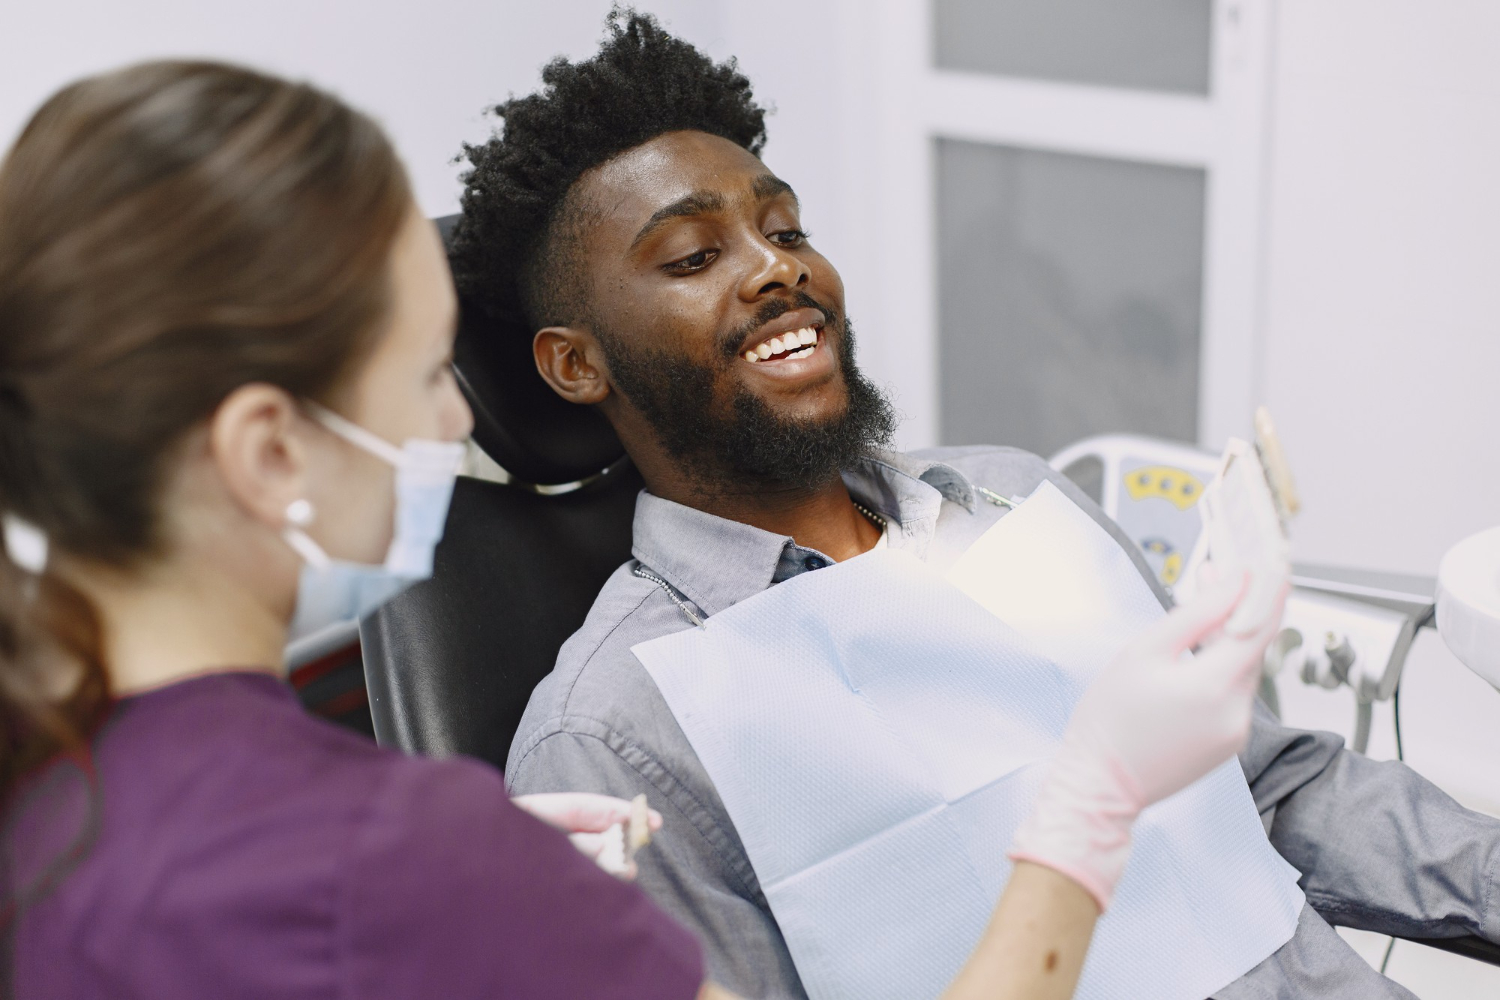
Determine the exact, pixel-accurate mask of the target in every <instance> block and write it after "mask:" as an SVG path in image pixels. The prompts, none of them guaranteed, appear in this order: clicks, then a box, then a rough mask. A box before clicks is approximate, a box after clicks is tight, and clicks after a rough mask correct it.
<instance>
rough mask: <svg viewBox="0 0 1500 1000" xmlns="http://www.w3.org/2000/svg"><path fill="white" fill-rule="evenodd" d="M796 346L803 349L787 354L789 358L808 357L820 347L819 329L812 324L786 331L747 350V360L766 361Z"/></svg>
mask: <svg viewBox="0 0 1500 1000" xmlns="http://www.w3.org/2000/svg"><path fill="white" fill-rule="evenodd" d="M795 347H802V350H800V351H793V353H791V354H788V355H787V356H786V357H787V359H788V360H790V359H791V358H805V357H807V356H808V355H809V354H811V353H812V352H813V351H815V350H817V348H818V331H817V330H814V329H813V328H812V327H810V326H807V327H803V328H802V329H801V330H794V331H792V332H791V333H784V334H782V335H781V336H779V337H772V338H771V339H770V340H768V341H766V342H765V343H763V344H761V345H760V346H759V347H755V348H752V349H750V350H748V351H746V352H745V360H746V361H752V362H753V361H764V360H766V359H767V358H769V357H770V356H771V355H773V354H780V353H782V352H783V351H792V349H793V348H795Z"/></svg>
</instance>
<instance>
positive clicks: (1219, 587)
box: [1136, 573, 1250, 655]
mask: <svg viewBox="0 0 1500 1000" xmlns="http://www.w3.org/2000/svg"><path fill="white" fill-rule="evenodd" d="M1249 585H1250V574H1248V573H1243V574H1240V575H1239V576H1237V577H1236V578H1233V579H1229V580H1224V581H1221V582H1219V583H1217V584H1215V585H1214V586H1213V587H1212V588H1211V589H1209V590H1206V591H1204V592H1203V594H1202V595H1201V596H1199V597H1198V598H1197V599H1196V600H1194V601H1193V602H1192V603H1191V604H1181V605H1178V606H1177V607H1175V608H1173V609H1172V610H1171V611H1170V612H1168V613H1167V616H1166V617H1165V618H1163V619H1162V620H1161V621H1159V622H1157V623H1156V624H1155V625H1153V626H1152V627H1151V628H1150V629H1149V630H1147V631H1146V632H1145V633H1143V634H1142V635H1141V637H1140V638H1139V639H1137V640H1136V643H1137V645H1136V648H1137V649H1138V650H1140V652H1141V653H1143V654H1147V655H1152V654H1160V655H1177V654H1180V653H1182V652H1183V651H1184V650H1188V649H1192V648H1193V647H1194V646H1196V645H1198V643H1200V642H1201V641H1202V640H1203V639H1205V638H1206V637H1208V636H1210V635H1212V634H1213V633H1215V632H1217V631H1219V630H1220V629H1222V628H1223V627H1224V623H1225V622H1226V621H1228V620H1229V616H1230V615H1232V614H1233V613H1234V609H1235V608H1236V607H1238V606H1239V603H1240V599H1241V598H1242V597H1243V596H1244V595H1245V592H1246V591H1247V590H1248V589H1249Z"/></svg>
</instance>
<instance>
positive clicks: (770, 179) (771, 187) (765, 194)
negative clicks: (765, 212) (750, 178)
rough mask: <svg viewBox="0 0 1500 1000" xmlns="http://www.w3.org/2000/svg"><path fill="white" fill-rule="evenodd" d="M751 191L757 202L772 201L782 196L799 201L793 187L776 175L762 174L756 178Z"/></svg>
mask: <svg viewBox="0 0 1500 1000" xmlns="http://www.w3.org/2000/svg"><path fill="white" fill-rule="evenodd" d="M750 190H751V191H752V192H754V194H755V199H756V201H770V200H771V199H772V198H775V197H776V196H777V195H782V194H789V195H791V196H792V201H796V200H797V192H795V191H793V190H792V186H791V185H790V184H788V183H787V182H786V181H784V180H782V179H781V178H780V177H777V176H776V175H775V174H761V175H760V176H759V177H757V178H755V184H754V185H752V186H751V188H750Z"/></svg>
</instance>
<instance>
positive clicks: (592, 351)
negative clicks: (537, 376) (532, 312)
mask: <svg viewBox="0 0 1500 1000" xmlns="http://www.w3.org/2000/svg"><path fill="white" fill-rule="evenodd" d="M601 353H602V352H601V351H600V349H599V342H598V341H597V340H595V339H594V336H593V334H591V333H589V332H588V331H587V330H580V329H578V328H577V327H571V326H548V327H543V328H542V329H540V330H538V331H537V334H536V336H535V337H533V338H532V340H531V354H532V356H533V357H534V358H535V359H536V370H537V371H538V372H540V373H541V375H542V378H544V379H546V380H547V384H548V385H550V386H551V387H552V389H553V391H554V392H556V393H557V394H558V395H559V396H561V397H562V398H563V399H566V400H567V401H568V402H570V403H579V404H581V405H583V406H593V405H595V404H597V403H602V402H603V401H604V400H605V399H606V398H607V397H608V396H609V373H608V371H607V370H606V369H605V368H604V366H603V361H602V359H601V358H600V355H601Z"/></svg>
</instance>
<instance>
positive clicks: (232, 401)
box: [208, 382, 308, 529]
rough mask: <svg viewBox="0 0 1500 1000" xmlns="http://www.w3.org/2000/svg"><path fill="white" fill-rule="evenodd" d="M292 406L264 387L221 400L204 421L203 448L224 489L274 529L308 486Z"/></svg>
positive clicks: (252, 387) (276, 390)
mask: <svg viewBox="0 0 1500 1000" xmlns="http://www.w3.org/2000/svg"><path fill="white" fill-rule="evenodd" d="M300 431H301V427H300V421H299V417H298V410H297V403H296V400H294V399H293V398H292V397H291V396H290V395H289V394H288V393H287V392H286V390H284V389H281V388H279V387H278V386H274V385H268V384H266V383H264V382H252V383H250V384H248V385H242V386H240V387H239V388H238V389H236V390H234V391H233V392H231V393H230V394H229V395H228V396H226V397H224V401H223V402H221V403H220V404H219V406H218V409H216V410H215V411H214V414H213V416H212V417H211V418H210V419H209V426H208V448H209V452H210V455H211V457H212V460H213V464H214V467H215V468H216V469H217V470H218V472H219V476H220V478H221V479H222V480H223V483H224V487H225V489H226V490H227V491H228V493H229V495H230V496H232V497H233V498H234V500H235V502H236V503H238V504H239V506H240V507H241V508H242V509H243V510H245V511H246V512H247V513H248V514H249V515H250V516H251V517H253V518H255V519H256V520H258V521H260V522H262V523H263V524H266V525H268V526H270V527H273V528H277V529H279V528H281V527H282V526H283V524H284V523H285V521H286V510H287V505H288V504H290V503H292V501H294V500H297V499H299V498H301V497H302V496H303V494H304V492H305V490H306V486H307V466H308V454H307V448H306V441H305V438H304V437H303V435H302V434H301V433H300Z"/></svg>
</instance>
